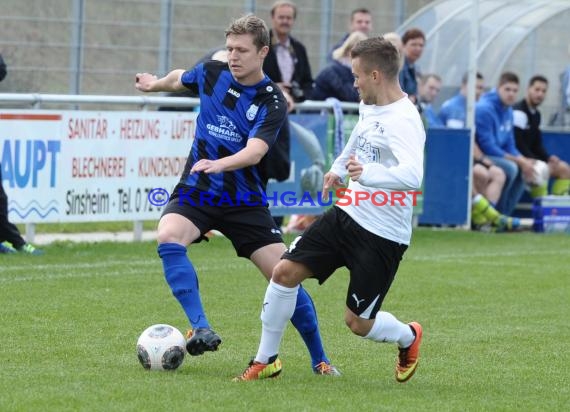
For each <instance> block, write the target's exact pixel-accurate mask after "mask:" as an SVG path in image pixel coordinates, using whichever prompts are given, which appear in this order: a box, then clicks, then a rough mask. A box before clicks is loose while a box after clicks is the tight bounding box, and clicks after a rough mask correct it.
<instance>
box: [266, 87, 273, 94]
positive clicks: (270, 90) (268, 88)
mask: <svg viewBox="0 0 570 412" xmlns="http://www.w3.org/2000/svg"><path fill="white" fill-rule="evenodd" d="M265 90H267V91H268V92H269V93H271V92H272V91H273V87H272V86H267V87H266V88H265Z"/></svg>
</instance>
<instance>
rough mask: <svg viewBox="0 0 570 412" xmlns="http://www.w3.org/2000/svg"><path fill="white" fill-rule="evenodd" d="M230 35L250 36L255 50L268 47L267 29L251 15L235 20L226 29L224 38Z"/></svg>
mask: <svg viewBox="0 0 570 412" xmlns="http://www.w3.org/2000/svg"><path fill="white" fill-rule="evenodd" d="M230 34H251V35H252V36H253V44H254V45H255V47H257V50H258V51H259V50H261V48H263V47H264V46H269V29H268V28H267V25H266V24H265V22H264V21H263V20H262V19H260V18H259V17H257V16H254V15H253V14H248V15H246V16H243V17H240V18H239V19H235V20H234V21H233V22H231V24H230V25H229V26H228V28H227V29H226V37H228V36H229V35H230Z"/></svg>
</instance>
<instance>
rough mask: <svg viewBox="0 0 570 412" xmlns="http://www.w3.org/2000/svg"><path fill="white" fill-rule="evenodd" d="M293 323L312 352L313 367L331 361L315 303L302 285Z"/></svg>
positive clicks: (292, 319)
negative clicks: (323, 339)
mask: <svg viewBox="0 0 570 412" xmlns="http://www.w3.org/2000/svg"><path fill="white" fill-rule="evenodd" d="M291 323H292V324H293V326H295V328H296V329H297V330H298V331H299V333H300V334H301V337H302V338H303V340H304V341H305V345H307V349H308V350H309V353H310V354H311V362H312V365H313V368H314V367H315V366H317V365H318V364H319V363H321V362H323V361H324V362H326V363H329V359H328V358H327V355H325V349H324V348H323V342H322V341H321V334H320V332H319V323H318V321H317V311H316V309H315V305H314V304H313V300H312V299H311V297H310V296H309V294H308V293H307V291H306V290H305V289H303V287H302V286H300V287H299V293H298V294H297V305H296V306H295V312H293V317H292V318H291Z"/></svg>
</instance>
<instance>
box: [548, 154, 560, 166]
mask: <svg viewBox="0 0 570 412" xmlns="http://www.w3.org/2000/svg"><path fill="white" fill-rule="evenodd" d="M559 162H560V158H559V157H558V156H556V155H550V157H549V158H548V163H552V164H554V165H556V164H558V163H559Z"/></svg>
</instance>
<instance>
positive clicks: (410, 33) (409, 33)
mask: <svg viewBox="0 0 570 412" xmlns="http://www.w3.org/2000/svg"><path fill="white" fill-rule="evenodd" d="M417 38H422V39H424V41H426V35H425V34H424V32H423V31H421V30H420V29H418V28H415V27H414V28H412V29H408V30H406V32H405V33H404V35H403V36H402V43H404V44H406V43H407V42H409V41H410V40H413V39H417Z"/></svg>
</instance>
